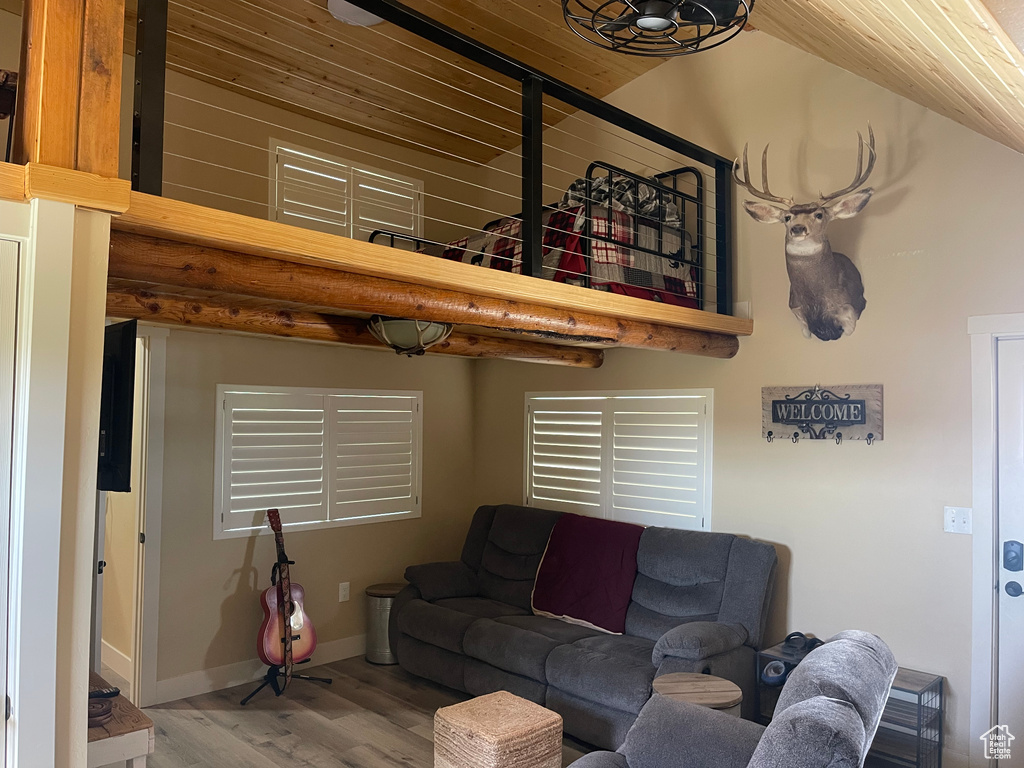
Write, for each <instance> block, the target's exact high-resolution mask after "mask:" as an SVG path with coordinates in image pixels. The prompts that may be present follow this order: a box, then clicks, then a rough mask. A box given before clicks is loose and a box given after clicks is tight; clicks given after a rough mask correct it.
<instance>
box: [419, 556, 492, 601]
mask: <svg viewBox="0 0 1024 768" xmlns="http://www.w3.org/2000/svg"><path fill="white" fill-rule="evenodd" d="M405 578H406V580H407V581H408V582H409V583H410V584H412V585H413V586H414V587H416V588H417V589H418V590H419V591H420V594H421V595H422V596H423V599H424V600H427V601H430V602H433V601H434V600H440V599H442V598H445V597H474V596H475V595H477V594H479V591H480V585H479V583H478V582H477V577H476V574H475V573H474V572H473V571H472V570H471V569H470V567H469V566H468V565H466V564H465V563H463V562H461V561H458V562H454V563H426V564H424V565H410V566H409V567H408V568H406V569H405Z"/></svg>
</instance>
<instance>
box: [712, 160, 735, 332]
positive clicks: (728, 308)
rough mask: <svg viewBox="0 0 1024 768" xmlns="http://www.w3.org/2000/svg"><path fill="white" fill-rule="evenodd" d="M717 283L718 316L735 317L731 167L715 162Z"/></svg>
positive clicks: (726, 162) (721, 162)
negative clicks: (733, 307) (733, 302)
mask: <svg viewBox="0 0 1024 768" xmlns="http://www.w3.org/2000/svg"><path fill="white" fill-rule="evenodd" d="M715 281H716V284H717V286H718V296H717V299H718V314H720V315H731V314H732V163H730V162H729V161H727V160H718V161H716V162H715Z"/></svg>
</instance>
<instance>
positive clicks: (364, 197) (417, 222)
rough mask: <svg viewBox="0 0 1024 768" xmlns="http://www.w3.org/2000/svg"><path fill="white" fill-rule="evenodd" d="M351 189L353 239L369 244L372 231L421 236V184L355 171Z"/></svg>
mask: <svg viewBox="0 0 1024 768" xmlns="http://www.w3.org/2000/svg"><path fill="white" fill-rule="evenodd" d="M352 185H353V190H352V237H354V238H356V239H357V240H369V239H370V235H371V234H372V233H373V231H374V230H375V229H387V230H390V231H392V232H400V233H401V234H403V235H409V236H411V237H419V236H420V235H421V223H422V221H423V216H422V213H423V211H422V200H423V183H422V182H420V181H417V180H416V179H408V178H405V177H402V176H396V175H394V174H387V173H383V172H378V171H372V170H370V169H368V168H359V167H355V168H353V169H352Z"/></svg>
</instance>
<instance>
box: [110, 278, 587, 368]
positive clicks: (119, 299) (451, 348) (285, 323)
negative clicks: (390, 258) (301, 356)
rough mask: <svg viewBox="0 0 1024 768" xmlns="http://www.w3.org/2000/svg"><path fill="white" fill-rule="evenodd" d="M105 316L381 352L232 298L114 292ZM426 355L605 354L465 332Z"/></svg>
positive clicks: (571, 362) (311, 321)
mask: <svg viewBox="0 0 1024 768" xmlns="http://www.w3.org/2000/svg"><path fill="white" fill-rule="evenodd" d="M107 315H108V316H109V317H124V318H129V319H131V318H137V319H140V320H148V321H150V322H155V323H164V324H170V325H181V326H187V327H194V328H206V329H210V330H222V331H232V332H239V333H257V334H263V335H269V336H281V337H285V338H290V339H306V340H310V341H321V342H331V343H336V344H348V345H351V346H357V347H374V348H376V349H386V347H385V346H384V345H383V344H381V343H380V342H379V341H378V340H377V339H376V338H375V337H374V336H373V334H371V333H370V332H369V331H368V330H367V327H366V321H365V320H361V319H358V318H353V317H339V316H337V315H329V314H321V313H316V312H300V311H293V310H284V309H274V308H272V307H267V308H255V307H249V306H241V305H239V304H238V303H236V302H233V301H232V300H231V297H217V298H203V299H192V298H188V297H184V296H177V295H167V294H157V293H153V292H151V291H147V290H134V291H126V290H123V289H113V290H108V292H107ZM427 354H436V355H454V356H457V357H474V358H499V359H503V360H518V361H520V362H529V363H545V364H548V365H564V366H571V367H575V368H598V367H600V366H601V363H602V362H604V353H603V352H602V351H601V350H599V349H585V348H582V347H567V346H556V345H554V344H541V343H538V342H536V341H527V340H525V339H505V338H499V337H494V336H478V335H476V334H467V333H452V335H451V336H449V337H448V338H447V339H446V340H445V341H443V342H441V343H440V344H437V345H435V346H433V347H431V348H430V349H428V350H427Z"/></svg>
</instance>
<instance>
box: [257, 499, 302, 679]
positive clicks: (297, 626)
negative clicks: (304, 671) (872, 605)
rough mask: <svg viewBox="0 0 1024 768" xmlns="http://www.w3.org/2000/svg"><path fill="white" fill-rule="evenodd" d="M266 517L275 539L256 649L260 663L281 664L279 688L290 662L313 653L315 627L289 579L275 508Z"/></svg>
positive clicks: (288, 672)
mask: <svg viewBox="0 0 1024 768" xmlns="http://www.w3.org/2000/svg"><path fill="white" fill-rule="evenodd" d="M267 520H268V521H269V522H270V528H271V530H273V531H274V539H275V540H276V542H277V562H276V563H274V569H273V572H272V574H271V578H270V583H271V586H270V587H268V588H267V589H265V590H264V591H263V594H262V595H260V604H261V605H262V606H263V614H264V615H263V623H262V624H260V632H259V637H258V638H257V641H256V650H257V652H258V653H259V657H260V661H262V662H263V663H264V664H266V665H268V666H271V667H283V671H284V685H283V686H282V690H283V689H284V688H287V687H288V683H289V682H291V678H292V665H293V664H298V663H300V662H303V661H305V660H306V659H308V658H309V657H310V656H312V655H313V651H314V650H315V649H316V630H315V629H314V628H313V622H312V621H310V620H309V616H308V615H306V611H305V609H304V608H303V607H302V603H303V600H304V599H305V596H306V593H305V591H304V590H303V589H302V587H301V586H300V585H299V584H295V583H293V582H292V580H291V572H290V571H289V566H290V565H293V564H294V563H293V561H291V560H289V559H288V555H287V554H285V551H284V534H283V533H282V532H281V516H280V514H279V513H278V511H277V510H276V509H270V510H267ZM285 627H287V628H288V630H287V631H285Z"/></svg>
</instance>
